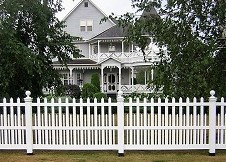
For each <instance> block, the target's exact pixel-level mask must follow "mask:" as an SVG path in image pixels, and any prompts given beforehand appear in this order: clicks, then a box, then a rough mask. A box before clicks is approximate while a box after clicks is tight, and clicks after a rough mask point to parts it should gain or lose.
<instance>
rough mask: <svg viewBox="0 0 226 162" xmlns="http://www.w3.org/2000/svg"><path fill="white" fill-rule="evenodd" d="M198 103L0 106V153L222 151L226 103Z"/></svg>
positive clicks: (120, 100) (121, 101)
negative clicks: (5, 151) (39, 151)
mask: <svg viewBox="0 0 226 162" xmlns="http://www.w3.org/2000/svg"><path fill="white" fill-rule="evenodd" d="M214 94H215V92H214V91H211V97H210V98H209V101H208V102H205V101H204V99H203V98H201V99H196V98H194V99H193V100H192V101H190V100H189V99H188V98H187V99H186V101H183V100H182V99H181V98H180V99H179V100H178V101H176V99H175V98H172V100H169V99H168V98H166V99H165V100H164V101H163V100H161V99H158V100H154V99H151V100H147V99H144V100H140V99H139V98H137V99H136V101H133V100H132V99H129V101H124V98H123V96H122V92H119V94H118V97H117V102H113V101H112V100H111V99H110V98H109V99H108V101H104V99H102V100H101V101H97V100H96V99H94V100H92V101H91V100H90V99H87V100H83V99H80V100H79V101H76V100H75V99H73V100H69V99H66V100H65V101H63V100H62V99H61V98H59V99H58V101H56V100H54V99H52V100H51V101H47V99H43V100H40V99H39V98H38V99H37V101H35V102H33V101H32V98H31V97H30V92H26V95H27V97H26V98H25V99H24V101H25V102H21V100H20V99H17V101H16V102H14V101H13V99H10V100H9V102H8V101H7V100H6V99H3V102H1V103H0V149H26V150H27V153H28V154H32V153H33V150H38V149H41V150H118V153H119V155H123V154H124V150H188V149H207V150H209V154H210V155H215V150H216V149H226V109H225V108H226V103H225V101H224V99H223V98H222V99H221V101H220V102H217V101H216V97H214Z"/></svg>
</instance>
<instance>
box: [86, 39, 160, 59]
mask: <svg viewBox="0 0 226 162" xmlns="http://www.w3.org/2000/svg"><path fill="white" fill-rule="evenodd" d="M144 52H145V56H144V54H143V52H142V51H141V50H140V48H139V47H137V46H136V45H134V44H127V43H124V42H123V40H120V41H119V40H118V41H116V40H114V41H113V40H112V41H110V42H108V41H106V40H105V41H103V40H102V41H100V40H98V41H97V42H95V43H92V44H90V46H89V58H90V59H92V60H94V61H96V62H98V63H99V62H102V61H103V60H106V59H108V58H114V59H116V60H118V61H120V62H122V63H143V62H158V61H159V56H158V52H159V49H158V48H157V47H156V46H155V45H154V44H153V43H150V45H149V46H148V47H147V48H146V49H145V51H144Z"/></svg>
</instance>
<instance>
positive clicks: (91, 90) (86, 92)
mask: <svg viewBox="0 0 226 162" xmlns="http://www.w3.org/2000/svg"><path fill="white" fill-rule="evenodd" d="M97 92H98V89H97V87H96V86H94V85H93V84H91V83H86V84H84V85H83V88H82V97H83V98H88V97H89V98H93V95H94V94H95V93H97Z"/></svg>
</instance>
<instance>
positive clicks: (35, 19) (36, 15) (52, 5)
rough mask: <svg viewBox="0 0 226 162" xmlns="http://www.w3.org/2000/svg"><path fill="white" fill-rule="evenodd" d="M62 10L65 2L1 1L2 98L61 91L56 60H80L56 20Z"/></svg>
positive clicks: (0, 90)
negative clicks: (29, 93) (71, 57)
mask: <svg viewBox="0 0 226 162" xmlns="http://www.w3.org/2000/svg"><path fill="white" fill-rule="evenodd" d="M61 10H62V6H61V0H56V1H55V0H54V1H52V0H44V1H41V0H31V1H26V0H20V1H18V0H2V1H1V5H0V11H1V14H0V22H1V23H0V38H1V41H0V65H1V66H0V74H1V75H0V96H5V97H7V96H11V97H24V93H25V91H26V90H30V91H31V92H32V95H33V97H36V96H40V95H42V88H43V87H55V88H56V89H57V88H58V87H61V84H62V83H61V81H60V76H59V74H58V73H57V71H55V70H54V69H53V66H52V59H53V58H55V57H57V58H58V59H59V61H60V62H61V63H64V64H66V63H67V61H68V60H69V54H74V55H75V56H79V53H78V49H76V48H75V47H74V45H73V43H72V42H73V40H74V37H71V36H70V35H68V34H67V33H65V32H64V31H63V28H64V25H63V22H60V21H59V20H58V19H57V18H56V13H57V12H58V11H61Z"/></svg>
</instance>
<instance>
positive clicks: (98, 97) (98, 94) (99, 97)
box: [93, 92, 107, 100]
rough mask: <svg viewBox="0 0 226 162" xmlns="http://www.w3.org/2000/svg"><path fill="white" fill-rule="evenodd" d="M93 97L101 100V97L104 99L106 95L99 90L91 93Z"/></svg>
mask: <svg viewBox="0 0 226 162" xmlns="http://www.w3.org/2000/svg"><path fill="white" fill-rule="evenodd" d="M93 98H96V99H97V100H101V99H102V98H104V99H105V100H106V99H107V95H106V94H104V93H101V92H97V93H95V94H94V95H93Z"/></svg>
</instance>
